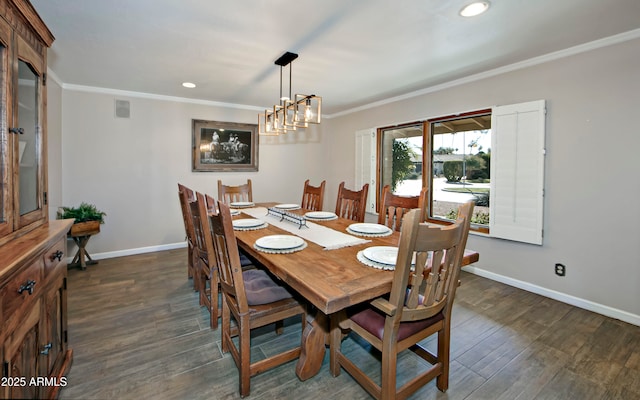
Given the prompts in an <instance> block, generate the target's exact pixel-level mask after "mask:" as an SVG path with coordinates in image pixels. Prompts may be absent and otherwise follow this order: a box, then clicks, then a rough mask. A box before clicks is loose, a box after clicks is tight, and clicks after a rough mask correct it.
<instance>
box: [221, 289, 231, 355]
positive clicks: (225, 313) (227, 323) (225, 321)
mask: <svg viewBox="0 0 640 400" xmlns="http://www.w3.org/2000/svg"><path fill="white" fill-rule="evenodd" d="M226 302H227V300H226V299H225V298H224V296H222V328H221V329H222V332H220V336H221V339H222V352H223V353H228V352H229V340H231V311H230V310H229V306H227V303H226Z"/></svg>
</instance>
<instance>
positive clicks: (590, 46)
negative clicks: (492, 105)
mask: <svg viewBox="0 0 640 400" xmlns="http://www.w3.org/2000/svg"><path fill="white" fill-rule="evenodd" d="M638 38H640V29H634V30H632V31H628V32H624V33H620V34H617V35H613V36H609V37H606V38H603V39H598V40H594V41H593V42H589V43H584V44H580V45H577V46H573V47H569V48H567V49H564V50H559V51H554V52H552V53H548V54H544V55H541V56H538V57H534V58H530V59H528V60H524V61H520V62H517V63H513V64H509V65H505V66H503V67H498V68H495V69H492V70H489V71H484V72H480V73H477V74H474V75H469V76H465V77H464V78H460V79H455V80H453V81H449V82H445V83H442V84H439V85H435V86H430V87H427V88H424V89H420V90H416V91H415V92H410V93H405V94H402V95H400V96H395V97H391V98H388V99H384V100H380V101H376V102H373V103H369V104H365V105H363V106H359V107H354V108H350V109H348V110H344V111H340V112H337V113H335V114H331V115H326V116H324V115H323V118H329V119H331V118H335V117H341V116H343V115H348V114H352V113H355V112H358V111H363V110H367V109H370V108H374V107H379V106H383V105H386V104H390V103H395V102H397V101H401V100H406V99H410V98H413V97H416V96H421V95H423V94H427V93H433V92H438V91H441V90H445V89H449V88H452V87H455V86H460V85H464V84H466V83H471V82H475V81H479V80H482V79H486V78H491V77H493V76H496V75H501V74H505V73H507V72H512V71H517V70H520V69H524V68H528V67H533V66H535V65H539V64H544V63H546V62H550V61H554V60H558V59H561V58H565V57H570V56H573V55H576V54H580V53H584V52H587V51H591V50H595V49H599V48H602V47H607V46H612V45H614V44H618V43H623V42H626V41H628V40H633V39H638Z"/></svg>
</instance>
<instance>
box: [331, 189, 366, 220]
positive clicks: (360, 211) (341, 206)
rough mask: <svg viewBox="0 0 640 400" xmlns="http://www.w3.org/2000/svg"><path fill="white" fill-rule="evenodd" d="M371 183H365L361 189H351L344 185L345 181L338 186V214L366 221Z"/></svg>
mask: <svg viewBox="0 0 640 400" xmlns="http://www.w3.org/2000/svg"><path fill="white" fill-rule="evenodd" d="M368 194H369V184H368V183H365V184H364V185H363V186H362V189H361V190H359V191H357V192H356V191H353V190H349V189H347V188H345V187H344V182H341V183H340V186H338V200H336V214H337V215H338V216H339V217H342V218H346V219H350V220H353V221H357V222H364V213H365V210H366V209H367V195H368Z"/></svg>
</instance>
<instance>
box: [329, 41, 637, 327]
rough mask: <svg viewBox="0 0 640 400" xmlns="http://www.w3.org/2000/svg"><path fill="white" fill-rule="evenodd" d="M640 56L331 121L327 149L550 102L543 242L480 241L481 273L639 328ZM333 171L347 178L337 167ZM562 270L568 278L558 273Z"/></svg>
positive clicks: (629, 53) (573, 61) (523, 76)
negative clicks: (382, 132) (403, 126)
mask: <svg viewBox="0 0 640 400" xmlns="http://www.w3.org/2000/svg"><path fill="white" fill-rule="evenodd" d="M639 54H640V40H633V41H629V42H625V43H622V44H618V45H615V46H610V47H607V48H602V49H598V50H593V51H590V52H587V53H582V54H578V55H575V56H572V57H568V58H563V59H560V60H556V61H552V62H548V63H545V64H541V65H538V66H533V67H529V68H526V69H522V70H518V71H515V72H510V73H505V74H502V75H499V76H495V77H492V78H487V79H483V80H479V81H476V82H473V83H468V84H464V85H460V86H456V87H451V88H448V89H445V90H441V91H438V92H434V93H430V94H426V95H422V96H419V97H415V98H411V99H407V100H403V101H400V102H395V103H391V104H387V105H384V106H380V107H376V108H372V109H368V110H365V111H361V112H358V113H353V114H349V115H346V116H343V117H340V118H335V119H331V120H330V124H331V127H332V129H329V130H327V131H326V132H327V133H326V136H327V139H326V145H329V143H330V146H331V147H332V148H333V149H335V151H334V153H333V154H332V158H333V159H335V160H352V158H353V155H354V154H355V150H354V132H355V131H357V130H360V129H364V128H370V127H379V126H385V125H392V124H396V123H400V122H406V121H414V120H419V119H424V118H427V117H436V116H442V115H449V114H453V113H457V112H462V111H469V110H475V109H482V108H487V107H491V106H494V105H505V104H514V103H519V102H523V101H529V100H539V99H546V100H547V119H546V127H547V137H546V147H547V157H546V176H545V182H546V183H545V201H544V207H545V217H544V244H543V246H535V245H526V244H520V243H516V242H510V241H505V240H499V239H491V238H486V237H481V236H475V235H474V236H471V237H470V238H469V242H468V246H469V247H470V248H473V249H475V250H478V251H479V253H480V262H478V263H477V264H476V265H475V267H476V268H478V269H480V270H481V271H478V272H479V273H484V274H485V275H489V276H491V277H493V278H498V279H502V280H505V281H507V282H509V283H512V284H519V285H520V286H523V287H529V288H535V289H539V291H541V292H543V293H545V294H548V295H553V294H554V292H560V293H561V294H562V296H559V297H563V298H564V299H565V300H566V299H567V298H569V297H570V296H575V297H576V298H577V299H575V300H576V301H575V302H574V303H580V302H581V301H582V302H585V303H589V302H593V303H594V304H591V306H593V307H591V308H592V309H599V308H598V307H600V309H602V310H601V311H606V310H604V309H606V308H607V307H611V308H613V309H615V310H613V311H614V312H613V314H615V313H616V312H619V314H620V313H621V314H627V313H628V314H630V315H627V317H628V318H626V320H631V321H637V322H636V323H639V322H640V253H639V252H638V247H639V246H640V207H638V206H637V203H638V201H639V200H640V183H639V182H640V181H639V177H640V176H639V175H640V174H639V173H640V167H639V164H638V151H639V150H640V131H639V128H638V125H637V124H636V123H635V122H634V120H635V115H637V114H638V110H640V57H639ZM349 168H352V162H351V161H349ZM328 172H330V173H332V174H333V175H334V179H333V180H334V181H335V180H337V179H338V178H337V175H338V174H339V170H338V168H337V167H336V166H334V167H333V168H331V169H329V170H328ZM329 179H331V177H329ZM556 262H560V263H563V264H565V265H566V266H567V275H566V276H565V277H562V278H561V277H557V276H556V275H555V274H554V264H555V263H556ZM518 281H522V282H518ZM601 306H604V307H601Z"/></svg>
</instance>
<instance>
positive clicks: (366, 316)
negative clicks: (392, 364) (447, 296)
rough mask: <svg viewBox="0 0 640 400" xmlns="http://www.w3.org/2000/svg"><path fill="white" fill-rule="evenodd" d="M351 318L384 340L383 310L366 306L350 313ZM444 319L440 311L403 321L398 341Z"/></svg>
mask: <svg viewBox="0 0 640 400" xmlns="http://www.w3.org/2000/svg"><path fill="white" fill-rule="evenodd" d="M349 318H350V319H351V321H353V322H355V323H356V324H358V325H360V326H361V327H362V328H363V329H365V330H366V331H368V332H369V333H371V334H372V335H374V336H375V337H377V338H378V339H380V340H382V335H383V333H384V320H385V314H384V313H383V312H382V311H378V310H377V309H374V308H372V307H370V306H366V307H364V308H362V309H360V310H357V312H355V313H354V314H352V315H349ZM443 319H444V316H443V315H442V313H441V312H440V313H438V314H436V315H434V316H433V317H431V318H427V319H424V320H421V321H412V322H401V323H400V329H399V330H398V341H401V340H404V339H406V338H408V337H409V336H411V335H413V334H415V333H417V332H420V331H421V330H423V329H426V328H428V327H429V326H431V325H433V324H435V323H436V322H439V321H442V320H443Z"/></svg>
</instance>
